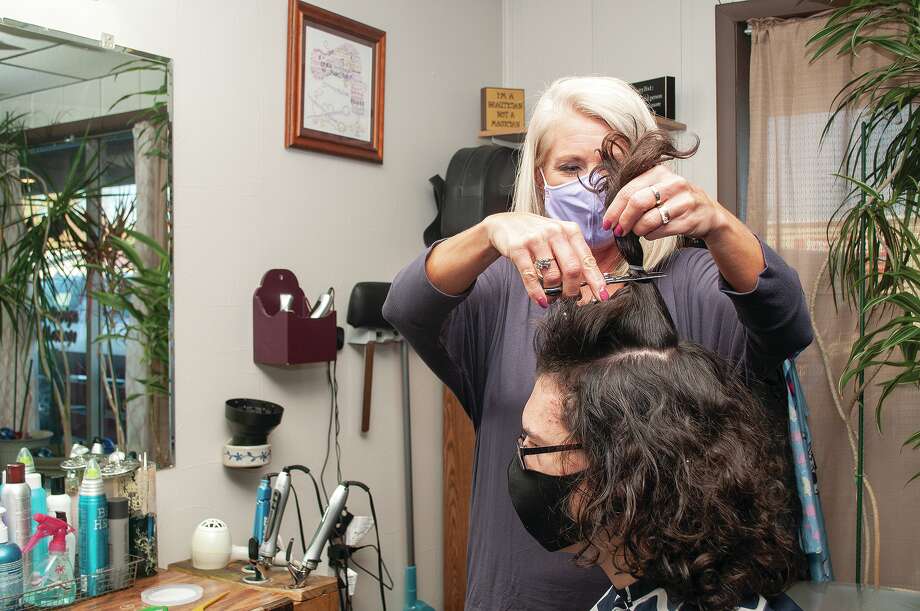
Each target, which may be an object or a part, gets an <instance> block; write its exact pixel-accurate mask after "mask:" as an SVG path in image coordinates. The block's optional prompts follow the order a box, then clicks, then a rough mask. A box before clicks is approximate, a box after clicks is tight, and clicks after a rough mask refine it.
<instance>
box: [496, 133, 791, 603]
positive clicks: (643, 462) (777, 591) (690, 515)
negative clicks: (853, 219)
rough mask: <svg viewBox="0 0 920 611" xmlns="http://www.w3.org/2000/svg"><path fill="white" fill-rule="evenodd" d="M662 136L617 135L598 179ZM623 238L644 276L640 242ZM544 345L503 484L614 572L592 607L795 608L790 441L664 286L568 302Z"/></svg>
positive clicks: (534, 516) (531, 524) (545, 330)
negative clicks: (676, 318)
mask: <svg viewBox="0 0 920 611" xmlns="http://www.w3.org/2000/svg"><path fill="white" fill-rule="evenodd" d="M668 146H670V144H669V143H668V142H667V141H666V138H664V136H662V135H661V134H654V133H653V134H650V135H649V136H647V137H644V138H643V139H642V140H640V141H639V142H638V143H636V144H635V145H631V144H630V143H624V142H622V141H621V142H619V143H616V142H614V141H613V140H612V139H608V142H607V143H606V144H605V147H604V151H603V157H604V159H605V164H604V169H603V170H602V171H603V172H604V175H603V176H602V177H601V178H602V181H606V183H607V184H606V185H605V186H604V187H603V188H604V189H605V190H607V189H610V188H611V187H612V186H613V187H615V186H616V183H617V181H619V180H620V173H621V170H623V169H624V168H625V167H626V166H629V165H630V163H631V161H630V160H631V159H637V158H640V157H641V158H644V159H645V160H646V161H645V162H643V163H648V160H651V161H652V162H653V163H654V161H655V160H656V159H658V155H657V153H656V151H661V150H663V149H664V148H667V147H668ZM643 171H644V170H643ZM612 192H613V193H616V189H613V191H612ZM621 242H622V243H621V244H620V248H621V250H622V251H623V255H624V257H625V258H626V260H627V261H628V262H630V263H634V264H635V265H634V267H633V269H634V271H635V273H637V274H641V273H643V272H642V271H640V270H639V269H638V268H640V267H641V261H642V256H641V247H640V246H639V243H638V239H636V238H635V236H631V235H628V236H626V237H625V238H624V239H622V240H621ZM536 344H537V345H536V348H537V381H536V384H535V387H534V390H533V393H532V395H531V397H530V399H529V401H528V403H527V405H526V407H525V408H524V414H523V417H522V420H523V431H524V432H523V434H522V435H521V437H520V439H519V441H518V449H517V452H516V453H515V455H514V457H513V459H512V461H511V464H510V465H509V468H508V484H509V492H510V494H511V500H512V502H513V504H514V507H515V509H516V510H517V513H518V515H519V517H520V518H521V521H522V522H523V524H524V526H525V527H526V528H527V530H528V532H530V534H531V535H533V536H534V538H536V539H537V540H538V541H539V542H540V543H541V544H543V546H544V547H546V548H547V549H549V550H551V551H568V552H574V553H575V561H576V562H578V563H580V564H581V565H584V566H589V565H598V566H600V567H601V568H603V570H604V571H605V572H606V574H607V575H608V577H609V578H610V581H611V583H612V587H611V589H610V590H609V591H608V593H607V594H606V595H605V596H604V597H603V598H602V599H601V601H599V602H598V604H597V606H596V607H595V609H597V610H598V611H607V610H612V609H629V610H633V611H652V610H659V609H669V610H674V609H680V610H681V611H688V610H690V609H694V610H695V609H707V610H715V611H721V610H728V609H736V608H741V609H757V610H759V611H768V610H772V611H780V610H781V611H787V610H798V609H799V607H798V606H797V605H796V604H795V603H794V602H793V601H792V600H791V599H790V598H788V597H787V596H786V595H785V594H783V591H784V590H785V589H786V588H787V587H788V586H789V584H790V582H791V581H792V579H793V576H794V575H795V574H796V571H797V568H798V565H797V563H798V560H797V559H798V552H797V550H798V541H797V535H796V516H795V515H794V512H793V510H792V509H790V508H791V507H794V505H793V503H791V502H790V497H791V495H792V494H793V491H792V490H790V489H789V488H788V486H787V485H786V482H787V481H789V480H788V479H787V474H786V469H787V465H788V461H786V460H785V458H784V454H783V453H784V452H785V447H786V446H785V443H784V442H783V440H782V439H781V438H778V437H777V435H776V433H774V432H772V429H771V427H770V426H769V423H768V420H767V415H766V413H765V410H764V409H763V407H762V406H761V405H760V403H759V402H758V401H756V400H755V399H754V398H753V396H752V395H751V393H750V391H749V390H748V389H747V387H746V386H745V385H744V384H743V383H742V382H741V380H740V379H739V378H738V376H737V374H736V372H735V371H733V369H732V368H731V367H729V366H728V365H727V364H726V363H725V362H724V361H723V360H722V359H721V358H720V357H718V356H717V355H716V354H714V353H713V352H711V351H709V350H706V349H704V348H702V347H701V346H699V345H696V344H693V343H690V342H684V341H681V340H680V339H679V338H678V336H677V333H676V331H675V327H674V323H673V321H672V320H671V318H670V315H669V314H668V310H667V308H666V306H665V304H664V302H663V301H662V298H661V295H660V294H659V293H658V289H657V288H656V287H655V285H654V284H653V283H651V282H641V281H639V282H635V281H634V282H628V283H626V284H625V285H624V286H623V287H622V288H620V289H619V290H617V291H616V292H615V293H614V295H613V296H612V297H611V299H610V300H609V301H607V302H605V303H591V304H586V305H577V304H576V303H574V302H572V301H567V300H563V301H560V302H558V303H556V304H554V305H553V306H551V308H550V311H549V312H548V314H547V317H546V319H545V320H544V321H543V322H542V323H541V325H540V327H539V330H538V332H537V337H536ZM522 561H526V559H522Z"/></svg>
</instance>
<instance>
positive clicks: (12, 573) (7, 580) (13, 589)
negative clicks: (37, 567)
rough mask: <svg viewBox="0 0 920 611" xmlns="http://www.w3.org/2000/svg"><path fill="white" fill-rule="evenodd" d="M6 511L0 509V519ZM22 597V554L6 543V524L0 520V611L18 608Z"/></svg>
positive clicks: (14, 545) (13, 545)
mask: <svg viewBox="0 0 920 611" xmlns="http://www.w3.org/2000/svg"><path fill="white" fill-rule="evenodd" d="M4 513H6V509H4V508H2V507H0V517H3V514H4ZM20 596H22V552H21V551H20V550H19V546H18V545H16V544H15V543H10V542H9V541H8V535H7V530H6V524H4V523H3V521H2V520H0V611H13V610H14V609H18V608H19V603H18V598H19V597H20Z"/></svg>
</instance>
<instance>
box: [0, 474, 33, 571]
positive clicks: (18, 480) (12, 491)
mask: <svg viewBox="0 0 920 611" xmlns="http://www.w3.org/2000/svg"><path fill="white" fill-rule="evenodd" d="M0 500H2V502H3V506H4V507H5V508H6V513H5V514H4V515H3V519H4V520H5V521H6V527H7V529H8V531H9V541H10V543H15V544H16V545H17V546H18V547H19V549H24V548H25V546H26V543H27V542H28V541H29V537H30V536H31V535H32V492H31V491H30V490H29V485H28V484H26V468H25V465H23V464H22V463H18V462H17V463H13V464H11V465H7V466H6V484H5V485H4V486H3V493H2V497H0ZM31 556H32V555H31V554H28V553H26V552H25V551H23V552H22V578H23V583H24V584H27V585H28V584H29V583H31V579H32V562H31Z"/></svg>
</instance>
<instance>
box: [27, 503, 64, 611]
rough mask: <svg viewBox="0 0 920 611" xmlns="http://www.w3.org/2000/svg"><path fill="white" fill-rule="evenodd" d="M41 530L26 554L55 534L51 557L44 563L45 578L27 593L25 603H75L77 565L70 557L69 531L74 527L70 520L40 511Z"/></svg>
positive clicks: (58, 605) (45, 604) (36, 516)
mask: <svg viewBox="0 0 920 611" xmlns="http://www.w3.org/2000/svg"><path fill="white" fill-rule="evenodd" d="M35 519H36V521H37V522H38V530H37V531H36V533H35V534H34V535H32V538H31V539H29V543H28V544H27V545H26V547H25V551H26V553H28V552H29V550H32V549H33V548H35V547H36V546H37V545H38V544H39V543H40V542H42V541H44V539H45V537H51V538H52V539H51V544H50V545H49V546H48V559H47V561H46V562H45V564H44V565H42V567H41V570H40V574H41V579H40V580H39V582H38V584H36V588H35V589H34V590H32V591H30V592H26V593H25V596H23V602H25V603H26V604H27V605H35V606H36V607H60V606H64V605H69V604H72V603H73V602H74V601H75V600H76V598H77V582H76V581H74V578H73V565H72V564H70V559H69V558H68V557H67V544H66V540H67V534H68V533H69V532H71V531H72V530H73V527H71V526H69V525H68V524H67V522H65V521H63V520H58V519H57V518H52V517H51V516H48V515H45V514H42V513H37V514H35Z"/></svg>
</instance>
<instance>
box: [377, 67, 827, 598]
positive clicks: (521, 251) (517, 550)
mask: <svg viewBox="0 0 920 611" xmlns="http://www.w3.org/2000/svg"><path fill="white" fill-rule="evenodd" d="M655 127H656V125H655V121H654V119H653V117H652V115H651V113H650V112H649V110H648V108H647V107H646V105H645V103H644V101H643V100H642V98H641V97H640V96H639V95H638V94H637V93H636V92H635V91H634V90H633V89H632V88H631V87H630V86H629V85H627V84H626V83H624V82H622V81H620V80H618V79H614V78H602V77H586V78H566V79H561V80H558V81H556V82H555V83H553V85H551V86H550V88H549V89H548V90H547V91H546V92H545V93H544V94H543V96H542V97H541V98H540V100H539V102H538V103H537V105H536V108H535V109H534V112H533V116H532V118H531V123H530V127H529V128H528V131H527V137H526V139H525V141H524V147H523V150H522V156H521V164H520V169H519V173H518V178H517V183H516V187H515V195H514V212H510V213H505V214H496V215H492V216H490V217H488V218H486V219H485V220H483V221H482V222H480V223H479V224H478V225H475V226H474V227H471V228H470V229H468V230H466V231H464V232H462V233H460V234H457V235H455V236H453V237H451V238H448V239H446V240H443V241H441V242H438V243H436V244H434V245H433V246H432V247H431V248H430V249H429V250H428V251H427V252H425V253H423V254H422V255H420V256H419V257H418V258H417V259H416V260H414V261H413V262H412V263H410V264H409V265H408V266H407V267H406V268H405V269H404V270H402V271H401V272H400V273H399V275H398V276H397V277H396V279H395V280H394V281H393V285H392V287H391V289H390V294H389V297H388V299H387V302H386V305H385V306H384V316H385V317H386V318H387V320H389V321H390V322H391V323H392V324H393V325H394V326H395V327H396V328H397V329H399V331H400V332H401V333H402V334H403V335H404V336H405V337H406V339H407V340H408V341H409V342H410V344H411V345H412V346H413V348H415V350H416V351H417V352H418V354H419V355H420V356H421V357H422V359H423V360H424V361H425V362H426V363H427V364H428V366H429V367H431V369H432V370H433V371H434V372H435V373H436V374H437V375H438V377H439V378H440V379H441V380H443V381H444V383H445V384H447V385H448V386H449V387H450V389H451V390H452V391H453V392H454V393H455V394H456V395H457V397H458V399H459V400H460V402H461V404H462V405H463V406H464V409H465V410H466V411H467V413H468V414H469V416H470V418H471V419H472V421H473V425H474V427H475V430H476V454H475V462H474V467H473V468H474V473H473V491H472V499H471V508H470V540H469V547H468V554H467V591H466V609H468V610H476V611H499V610H501V611H504V610H510V609H521V610H527V611H541V610H546V611H550V610H552V611H560V610H566V609H572V610H578V611H582V610H584V609H589V608H591V606H592V605H594V603H595V602H596V601H597V600H598V598H600V596H601V595H602V594H603V593H604V592H605V591H606V590H607V589H608V588H609V587H610V582H609V580H608V579H607V578H606V576H605V575H604V573H603V572H602V571H601V570H600V569H592V570H587V571H586V570H582V569H579V568H578V567H576V566H575V565H574V564H573V563H572V562H571V559H570V558H568V557H566V556H565V555H562V554H551V553H549V552H547V551H546V550H544V549H543V548H542V547H541V546H540V544H539V543H537V542H536V541H535V540H534V539H533V538H532V537H531V536H530V535H529V534H528V533H527V531H526V530H525V529H524V528H523V527H522V526H521V524H520V521H519V520H518V518H517V515H516V514H515V510H514V508H513V506H512V504H511V500H510V498H509V496H508V486H507V467H508V461H509V459H510V457H511V455H512V452H513V451H514V449H515V447H516V442H517V438H518V435H519V434H520V430H521V413H522V411H523V408H524V405H525V404H526V403H527V399H528V397H529V395H530V392H531V389H532V388H533V385H534V379H535V372H536V353H535V351H534V344H533V339H534V332H535V327H536V325H535V322H536V321H538V320H540V319H542V318H543V316H544V314H545V308H546V307H547V305H548V301H547V297H546V294H545V293H544V292H543V288H542V287H543V285H541V282H540V277H541V276H542V277H543V279H544V284H545V286H553V285H556V284H559V283H561V284H562V286H563V293H564V294H565V295H567V296H577V295H579V293H581V295H582V297H583V298H585V299H592V298H596V299H598V300H601V301H606V300H607V299H608V298H609V296H610V292H611V291H613V290H615V289H616V287H615V286H605V284H604V281H603V277H602V272H611V271H616V272H622V271H623V270H624V268H625V263H624V262H623V260H622V257H621V256H620V253H619V251H618V250H617V248H616V245H615V244H614V239H613V237H614V232H617V233H624V234H625V233H627V232H629V231H632V232H634V233H636V234H637V235H640V236H644V237H645V238H646V239H647V240H649V241H648V242H644V251H645V264H646V269H656V268H657V269H659V270H661V271H663V272H665V273H667V276H666V277H664V278H661V279H659V280H656V281H655V282H656V285H657V287H658V289H659V291H660V292H661V295H662V297H663V298H664V301H665V304H666V306H667V309H668V311H669V313H670V315H671V317H672V318H673V320H674V323H675V326H676V328H677V331H678V334H679V335H680V337H681V338H682V339H685V340H690V341H694V342H697V343H699V344H702V345H703V346H705V347H707V348H709V349H711V350H713V351H715V352H717V353H719V354H720V355H722V356H723V357H724V358H726V359H727V360H729V361H730V362H732V363H735V364H737V365H739V366H740V367H742V368H743V369H745V370H747V371H751V370H753V369H759V368H760V367H767V366H775V365H778V364H779V363H780V362H781V361H782V360H783V359H785V358H786V357H788V356H790V355H792V354H794V353H795V352H797V351H799V350H801V349H802V348H804V347H805V346H807V345H808V344H809V343H810V342H811V339H812V335H811V326H810V322H809V318H808V313H807V309H806V307H805V303H804V296H803V294H802V288H801V285H800V284H799V280H798V276H797V275H796V273H795V272H794V271H793V270H792V269H791V268H790V267H788V266H787V265H786V264H785V263H784V262H783V260H782V259H781V258H780V257H779V256H778V255H777V254H776V253H775V252H773V251H772V250H770V249H769V248H768V247H766V246H765V245H764V244H762V243H761V242H760V240H758V238H757V237H756V236H754V235H753V234H752V233H751V232H750V231H749V230H748V229H747V228H746V227H745V226H744V225H743V224H742V223H741V222H740V221H738V220H737V219H736V218H735V217H734V216H733V215H731V214H730V213H729V212H728V211H726V210H725V209H724V208H722V206H720V205H719V204H718V202H716V201H714V200H713V199H712V198H710V197H709V196H708V195H707V194H706V193H705V192H703V191H702V190H701V189H700V188H698V187H696V186H695V185H692V184H690V183H688V182H687V181H686V180H685V179H683V178H681V177H680V176H678V175H676V174H674V173H673V172H672V171H671V170H669V169H668V168H666V167H664V166H657V167H655V168H654V169H652V170H650V171H648V172H646V173H645V174H642V175H641V176H639V177H638V178H636V179H634V180H633V181H632V182H630V183H628V184H627V185H626V186H625V187H624V188H623V189H622V190H621V191H620V193H619V194H618V195H617V197H616V198H615V199H614V201H613V203H612V204H611V205H610V207H609V209H607V210H606V212H605V211H604V206H603V201H604V200H603V196H600V197H599V196H598V195H597V194H595V193H594V192H592V191H590V190H589V189H587V188H585V186H584V185H585V184H587V181H586V180H585V179H586V177H587V175H588V174H589V173H590V171H591V170H592V169H593V168H594V167H595V166H596V165H597V163H598V161H599V153H598V150H599V149H600V148H601V143H602V141H603V139H604V137H605V136H606V135H607V134H608V133H609V132H610V131H611V130H612V131H614V132H618V133H621V134H625V135H627V136H629V137H630V138H633V139H635V138H638V137H639V136H641V134H642V133H644V132H645V131H647V130H651V129H655ZM579 178H581V179H582V180H579ZM678 235H687V236H694V237H697V238H700V239H702V240H704V241H705V243H706V245H707V247H708V250H706V249H698V248H685V249H679V250H677V249H676V248H675V247H676V240H677V236H678ZM583 282H584V283H586V284H585V286H582V283H583Z"/></svg>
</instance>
